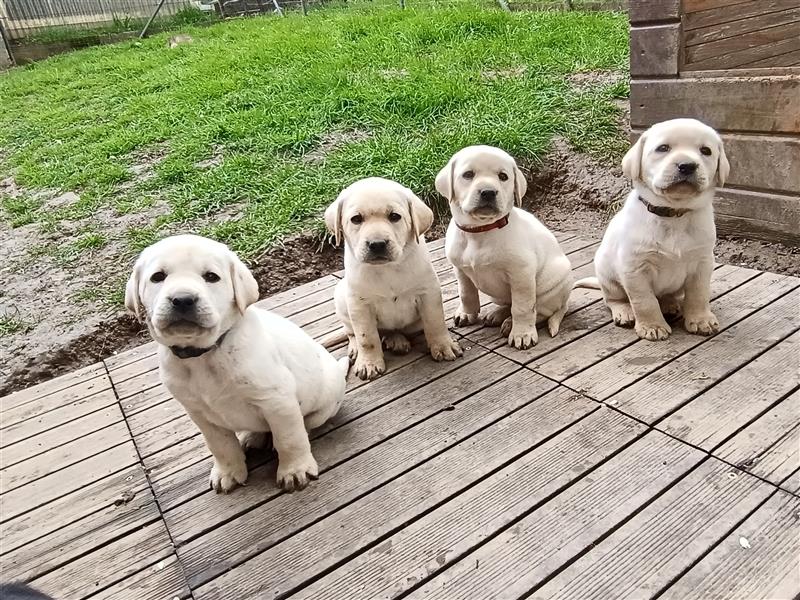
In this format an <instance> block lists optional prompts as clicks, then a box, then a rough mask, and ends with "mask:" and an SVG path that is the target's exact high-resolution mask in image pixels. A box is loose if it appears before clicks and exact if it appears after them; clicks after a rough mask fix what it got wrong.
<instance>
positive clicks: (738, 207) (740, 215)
mask: <svg viewBox="0 0 800 600" xmlns="http://www.w3.org/2000/svg"><path fill="white" fill-rule="evenodd" d="M797 163H800V161H798V160H796V159H793V164H797ZM766 184H767V182H766V181H764V183H763V185H766ZM714 209H715V220H716V222H717V231H718V233H719V234H720V235H733V236H743V237H748V238H756V239H763V240H766V241H769V242H775V241H780V242H783V243H785V244H788V245H791V246H799V245H800V195H797V194H792V195H788V194H786V195H784V194H776V193H773V192H752V191H747V190H731V189H722V190H719V191H718V192H717V197H716V198H715V200H714Z"/></svg>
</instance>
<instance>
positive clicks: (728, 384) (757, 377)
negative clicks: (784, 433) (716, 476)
mask: <svg viewBox="0 0 800 600" xmlns="http://www.w3.org/2000/svg"><path fill="white" fill-rule="evenodd" d="M798 344H800V334H797V333H795V334H793V335H791V336H789V337H788V338H787V339H785V340H783V341H782V342H780V343H779V344H778V345H777V346H775V347H773V348H771V349H769V350H767V351H766V352H765V353H764V354H762V355H761V356H759V357H758V358H756V359H755V360H753V361H752V362H749V363H747V364H746V365H744V366H743V367H742V368H741V369H739V370H738V371H735V372H734V373H733V374H732V375H731V376H730V377H728V378H726V379H722V377H724V375H725V373H726V372H728V371H729V370H730V369H731V368H732V367H733V365H730V366H729V365H726V364H724V363H725V360H726V359H725V358H723V357H722V356H721V355H720V354H719V353H714V352H713V350H714V348H713V347H709V346H702V347H701V348H700V349H698V350H695V351H692V352H689V353H687V354H685V355H683V356H681V357H680V358H678V359H676V360H675V361H674V362H672V363H671V364H670V365H668V366H667V367H665V368H663V369H660V370H658V371H656V372H655V373H652V374H651V375H649V376H648V377H646V378H644V379H642V381H641V382H637V383H636V384H635V385H634V386H632V387H630V388H627V389H626V390H623V391H622V392H620V393H619V394H617V396H616V397H615V400H616V406H618V407H619V408H620V410H625V411H626V412H628V413H632V414H635V415H636V416H639V417H640V418H643V419H644V420H646V421H649V422H653V421H654V420H656V419H658V418H659V417H660V416H661V415H664V414H666V413H667V412H668V411H669V410H670V409H671V408H672V407H674V406H680V405H681V404H682V403H684V402H686V401H688V400H690V399H691V402H689V403H688V404H686V405H684V406H682V407H681V408H680V409H678V410H677V411H675V412H674V413H673V414H671V415H670V416H668V417H667V418H666V419H664V420H663V421H661V423H659V424H658V426H657V427H658V429H660V430H662V431H665V432H667V433H669V434H670V435H674V436H675V437H677V438H679V439H681V440H683V441H685V442H688V443H689V444H692V445H693V446H697V447H699V448H703V449H704V450H706V451H708V452H711V451H712V450H713V449H714V448H716V447H717V446H719V445H720V444H721V443H723V442H724V441H725V440H726V439H728V438H729V437H730V436H731V435H733V434H735V433H736V432H737V431H738V430H739V429H741V428H742V427H743V426H745V425H746V424H747V423H749V422H750V421H752V420H753V419H755V418H756V417H758V415H759V414H760V413H762V412H763V411H765V410H767V409H768V408H769V407H770V406H772V405H773V404H774V403H775V402H777V401H778V400H780V399H781V398H783V397H784V396H785V395H786V394H788V393H789V392H791V391H792V390H793V389H794V388H795V387H796V386H797V385H798V383H800V374H798V373H797V370H796V369H791V368H789V369H781V367H780V365H791V364H792V361H793V360H795V358H796V357H797V356H798V355H797V352H798V349H800V347H799V346H798ZM709 350H711V351H712V352H711V355H708V354H706V353H707V352H708V351H709ZM737 362H738V361H737ZM740 364H741V363H740ZM776 375H779V376H776ZM720 379H722V381H719V380H720ZM648 390H649V393H650V395H651V396H655V398H653V399H652V400H648V399H645V394H646V393H648V392H647V391H648ZM653 390H658V392H657V393H656V394H653V393H652V392H653ZM665 398H669V400H668V401H665V400H664V399H665ZM620 405H621V406H620Z"/></svg>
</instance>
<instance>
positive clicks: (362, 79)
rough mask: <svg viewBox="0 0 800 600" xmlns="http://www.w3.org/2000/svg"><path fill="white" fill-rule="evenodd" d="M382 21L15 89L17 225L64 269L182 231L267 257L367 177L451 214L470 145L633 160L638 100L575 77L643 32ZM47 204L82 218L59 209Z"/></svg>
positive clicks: (527, 22)
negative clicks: (32, 233) (631, 137)
mask: <svg viewBox="0 0 800 600" xmlns="http://www.w3.org/2000/svg"><path fill="white" fill-rule="evenodd" d="M376 6H377V8H375V9H374V10H369V9H362V10H358V11H343V10H332V11H319V12H314V13H312V14H311V16H309V17H305V18H304V17H302V16H301V15H299V14H292V15H290V16H288V17H286V18H283V19H279V18H271V17H263V18H250V19H241V20H232V21H228V22H224V23H220V24H217V25H214V26H210V27H204V28H196V29H192V28H187V29H184V30H183V31H184V32H188V33H190V34H191V36H192V37H193V38H194V42H193V43H191V44H187V45H182V46H180V47H178V48H176V49H174V50H169V49H167V47H166V39H167V38H168V37H169V36H168V34H164V35H159V36H155V37H153V38H150V39H147V40H145V41H143V42H141V43H138V42H127V43H123V44H119V45H116V46H106V47H98V48H92V49H88V50H83V51H79V52H74V53H71V54H67V55H62V56H60V57H56V58H53V59H50V60H47V61H44V62H42V63H38V64H35V65H32V66H30V67H27V68H20V69H15V70H13V71H11V72H10V73H8V74H6V75H3V76H0V102H1V103H2V107H3V110H2V111H0V179H2V178H4V177H9V176H13V177H14V179H15V181H16V185H17V186H19V188H20V189H21V190H23V193H18V194H16V195H15V196H14V197H12V196H11V195H6V196H4V197H3V198H2V199H0V201H1V202H2V211H0V212H2V218H3V220H5V221H6V223H7V224H10V225H11V226H14V227H19V226H22V225H26V224H28V225H29V224H32V223H33V224H37V226H38V227H41V228H42V229H44V230H49V231H51V232H52V231H59V230H61V229H63V230H64V234H63V238H62V239H61V240H60V241H59V242H57V243H55V244H51V245H49V246H48V247H46V248H39V249H37V251H39V252H42V253H49V254H50V255H51V256H54V257H61V258H62V259H63V261H65V262H66V263H69V261H70V260H71V259H72V258H71V257H74V256H75V255H76V254H78V255H79V254H81V253H84V252H85V253H91V252H96V251H97V250H98V248H102V247H103V246H105V245H107V244H112V243H113V244H116V245H117V246H118V247H119V248H121V250H120V251H119V252H120V254H119V256H120V257H123V258H126V257H128V256H129V255H130V254H131V253H133V252H135V251H137V250H138V249H140V248H141V247H143V246H145V245H147V244H149V243H150V242H152V241H153V240H155V239H157V238H158V237H159V236H162V235H165V234H166V233H167V232H172V231H176V230H184V231H188V230H194V231H199V232H201V233H203V234H206V235H210V236H212V237H214V238H217V239H220V240H222V241H225V242H227V243H229V244H230V245H231V246H232V247H233V248H234V249H235V250H237V251H239V252H241V253H242V254H243V256H245V257H253V256H255V255H256V254H257V253H258V252H260V251H262V250H263V249H265V248H267V247H269V246H270V245H272V244H274V243H275V242H276V241H278V240H280V239H281V237H283V236H285V235H287V234H289V233H291V232H294V231H297V230H300V229H306V228H309V227H311V228H316V227H320V224H319V223H320V221H319V218H318V217H319V214H320V209H321V208H323V207H324V206H325V205H326V204H327V203H328V202H330V201H331V200H332V199H333V198H334V197H335V196H336V194H337V193H338V191H339V190H340V189H341V188H342V187H344V186H346V185H348V184H349V183H351V182H352V181H353V180H355V179H357V178H360V177H365V176H368V175H381V176H385V177H390V178H394V179H397V180H398V181H400V182H402V183H404V184H406V185H408V186H410V187H411V188H413V189H414V190H415V191H417V192H418V193H419V194H420V195H421V196H422V197H423V198H425V199H426V200H428V201H430V202H436V198H435V192H434V190H433V179H434V175H435V173H436V172H437V171H438V169H439V168H440V167H441V165H443V164H444V163H445V162H446V160H447V158H448V157H449V156H450V155H451V154H452V153H453V152H454V151H455V150H457V149H459V148H460V147H462V146H465V145H468V144H474V143H487V144H494V145H498V146H501V147H503V148H504V149H506V150H508V151H509V152H511V153H512V154H514V155H515V156H517V157H518V158H519V159H521V160H522V161H523V162H524V163H527V164H532V163H535V162H536V160H537V159H539V158H541V157H543V156H544V154H545V153H546V151H547V149H548V147H549V145H550V144H551V141H552V139H553V138H554V136H561V137H564V138H566V139H567V140H568V141H569V142H570V143H571V144H572V145H573V146H574V147H575V148H576V149H579V150H583V151H586V152H589V153H591V154H594V155H597V156H603V157H612V156H614V157H615V156H617V155H618V153H619V152H620V150H621V149H622V148H623V147H624V145H625V143H626V142H625V140H624V139H622V137H621V134H620V132H619V129H618V125H617V119H618V109H617V108H615V106H614V104H613V99H614V98H615V97H620V96H625V95H626V94H627V86H626V84H624V83H618V84H613V85H605V86H599V87H593V88H592V87H590V88H589V89H576V88H575V87H573V86H571V85H570V84H569V82H568V81H567V80H566V79H565V76H566V75H568V74H570V73H573V72H577V71H591V70H600V69H603V70H605V69H611V70H624V69H626V68H627V52H628V49H627V20H626V17H625V15H622V14H613V13H581V12H573V13H557V12H514V13H511V14H509V13H505V12H503V11H501V10H499V9H498V8H497V7H496V4H494V3H491V2H480V3H479V2H457V3H453V4H448V3H444V2H443V3H440V4H439V5H437V6H438V7H432V6H431V5H427V6H426V7H424V8H415V7H414V3H413V2H411V1H410V2H409V8H407V9H406V10H405V11H401V10H399V9H398V8H394V7H392V6H389V5H385V4H384V5H381V4H380V3H376ZM143 161H144V164H146V166H147V168H148V169H150V170H151V171H152V172H151V174H150V175H151V176H147V177H142V176H139V175H137V171H141V167H139V168H137V165H141V164H142V163H143ZM139 174H140V173H139ZM43 189H48V190H58V191H60V192H67V191H73V192H76V193H77V194H79V196H80V199H79V200H77V201H76V202H71V203H67V204H66V205H63V206H55V207H54V206H50V205H46V204H45V202H46V200H45V199H44V197H43V195H42V194H38V193H37V191H38V190H43ZM0 193H1V192H0ZM156 207H157V208H158V210H155V208H156ZM98 211H106V213H108V212H112V213H113V214H114V215H117V216H119V217H120V219H119V222H120V223H125V222H126V221H125V219H124V218H122V217H124V216H125V215H133V214H136V213H144V214H152V215H153V216H152V218H149V219H148V222H146V223H136V224H133V225H128V226H122V227H120V228H117V229H115V228H113V227H111V228H107V227H105V226H101V225H99V224H98V225H97V226H92V217H93V215H95V214H97V213H98ZM223 217H224V218H223ZM70 221H72V222H79V223H84V224H85V225H84V226H82V227H79V228H69V227H64V226H63V225H64V223H65V222H70ZM87 223H88V225H86V224H87ZM122 262H123V263H124V262H125V261H124V260H123V261H122ZM123 266H125V268H127V266H126V265H123ZM87 293H88V292H87Z"/></svg>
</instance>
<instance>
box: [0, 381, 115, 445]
mask: <svg viewBox="0 0 800 600" xmlns="http://www.w3.org/2000/svg"><path fill="white" fill-rule="evenodd" d="M110 390H111V382H110V381H109V379H108V378H107V377H106V376H105V375H103V376H101V377H94V378H92V379H89V380H88V381H86V382H85V383H81V384H76V385H73V386H70V387H68V388H66V389H64V390H61V391H56V392H53V393H52V394H48V395H46V396H44V397H42V398H35V399H33V400H31V401H29V402H24V403H22V404H18V405H17V406H14V407H13V408H9V409H7V410H6V409H4V410H3V411H2V413H0V428H1V429H2V431H3V435H2V436H0V446H3V445H7V444H10V443H11V441H10V440H9V439H8V438H7V437H6V435H5V432H7V431H8V430H9V428H10V427H12V426H14V425H17V424H19V423H22V422H23V421H28V420H31V419H35V418H36V417H41V418H43V419H47V418H48V417H47V414H48V413H52V412H54V411H57V410H59V409H63V408H64V407H67V406H70V405H80V404H82V403H85V402H86V401H87V399H91V400H96V399H97V398H98V397H99V395H101V394H104V393H106V392H108V391H110ZM112 395H113V394H112ZM104 397H109V394H107V393H106V395H105V396H104ZM65 418H75V417H65ZM62 422H63V421H62Z"/></svg>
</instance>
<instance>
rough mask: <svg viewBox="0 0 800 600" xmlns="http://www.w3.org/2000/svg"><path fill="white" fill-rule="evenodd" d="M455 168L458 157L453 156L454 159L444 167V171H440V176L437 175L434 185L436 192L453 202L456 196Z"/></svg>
mask: <svg viewBox="0 0 800 600" xmlns="http://www.w3.org/2000/svg"><path fill="white" fill-rule="evenodd" d="M455 168H456V157H455V156H453V158H451V159H450V160H449V161H448V163H447V164H446V165H445V166H444V167H442V170H441V171H439V174H438V175H436V182H435V184H434V185H435V187H436V191H437V192H439V194H441V195H442V196H444V197H445V198H447V200H448V201H451V202H452V201H453V200H454V199H455V195H456V194H455V187H454V176H455Z"/></svg>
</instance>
